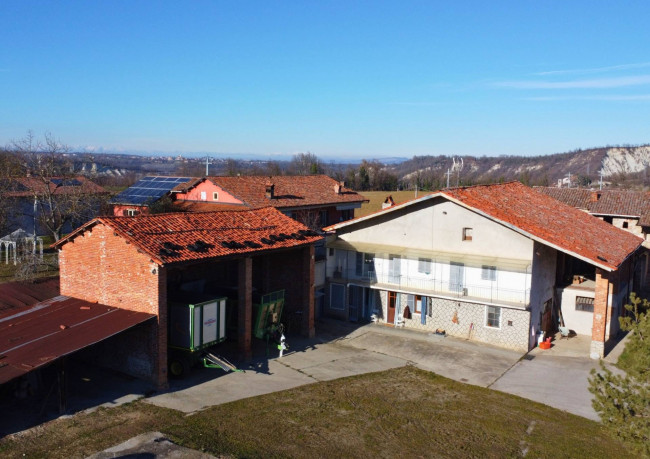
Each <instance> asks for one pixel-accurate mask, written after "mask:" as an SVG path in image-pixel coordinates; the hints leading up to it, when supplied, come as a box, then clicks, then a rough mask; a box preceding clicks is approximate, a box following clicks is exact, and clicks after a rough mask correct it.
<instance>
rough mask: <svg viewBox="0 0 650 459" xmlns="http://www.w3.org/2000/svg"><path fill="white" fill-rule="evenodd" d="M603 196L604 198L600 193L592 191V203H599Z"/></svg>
mask: <svg viewBox="0 0 650 459" xmlns="http://www.w3.org/2000/svg"><path fill="white" fill-rule="evenodd" d="M601 196H602V193H601V192H600V191H592V192H591V202H596V201H599V200H600V197H601Z"/></svg>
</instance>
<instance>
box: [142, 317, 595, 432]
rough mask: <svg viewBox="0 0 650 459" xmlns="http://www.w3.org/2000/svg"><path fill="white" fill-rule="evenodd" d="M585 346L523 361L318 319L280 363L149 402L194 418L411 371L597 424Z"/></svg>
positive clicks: (208, 378)
mask: <svg viewBox="0 0 650 459" xmlns="http://www.w3.org/2000/svg"><path fill="white" fill-rule="evenodd" d="M579 338H580V337H579ZM587 341H588V340H586V338H584V339H573V340H572V341H566V340H565V341H557V342H556V344H555V346H554V347H553V348H552V349H551V350H548V351H543V350H541V349H534V350H533V351H531V352H530V353H529V354H522V353H520V352H515V351H510V350H507V349H501V348H497V347H492V346H488V345H485V344H479V343H475V342H472V341H467V340H463V339H458V338H453V337H440V336H437V335H432V334H430V333H423V332H418V331H411V330H403V329H394V328H390V327H385V326H382V325H375V324H368V325H363V326H358V327H357V326H354V325H352V324H348V323H344V322H339V321H335V320H324V321H321V322H319V324H318V327H317V336H316V338H314V339H311V340H306V339H296V338H293V339H290V340H289V345H290V349H289V351H288V352H286V353H285V355H284V356H283V357H282V358H278V357H277V351H276V350H271V351H270V352H271V355H270V358H269V359H267V358H266V357H265V355H264V352H263V351H261V350H258V355H259V354H261V355H259V357H257V358H255V360H254V361H253V362H252V363H251V364H250V365H248V366H246V367H244V368H242V369H243V370H245V371H244V372H242V373H228V374H224V372H223V371H221V370H209V369H199V370H195V371H194V372H193V373H192V374H191V375H190V376H189V377H188V378H186V379H183V380H172V381H171V382H170V389H169V390H168V391H166V392H165V393H160V394H156V395H154V396H152V397H149V398H147V402H148V403H152V404H155V405H158V406H163V407H167V408H172V409H176V410H180V411H183V412H186V413H192V412H195V411H199V410H202V409H205V408H208V407H210V406H213V405H218V404H222V403H227V402H231V401H234V400H238V399H242V398H247V397H253V396H256V395H262V394H267V393H270V392H275V391H279V390H284V389H289V388H293V387H297V386H300V385H304V384H311V383H314V382H318V381H328V380H332V379H337V378H342V377H346V376H352V375H357V374H363V373H369V372H374V371H382V370H387V369H390V368H398V367H401V366H404V365H415V366H417V367H419V368H422V369H424V370H428V371H432V372H435V373H437V374H439V375H441V376H445V377H448V378H451V379H454V380H457V381H461V382H465V383H469V384H475V385H478V386H482V387H489V388H491V389H495V390H500V391H503V392H507V393H511V394H514V395H518V396H521V397H524V398H528V399H531V400H535V401H538V402H540V403H544V404H547V405H550V406H553V407H555V408H558V409H561V410H565V411H568V412H571V413H574V414H577V415H579V416H583V417H586V418H589V419H593V420H598V416H597V415H596V413H595V411H594V410H593V409H592V407H591V394H590V393H589V391H588V389H587V387H588V381H587V380H588V377H589V372H590V370H591V369H592V368H594V367H597V366H598V362H596V361H593V360H591V359H589V357H588V352H586V350H584V349H583V348H584V347H585V346H586V349H588V343H587ZM585 343H587V344H585ZM583 350H584V351H585V352H583Z"/></svg>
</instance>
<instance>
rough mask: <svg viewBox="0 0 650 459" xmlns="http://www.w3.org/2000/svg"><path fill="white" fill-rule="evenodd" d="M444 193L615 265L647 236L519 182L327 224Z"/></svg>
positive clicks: (536, 235)
mask: <svg viewBox="0 0 650 459" xmlns="http://www.w3.org/2000/svg"><path fill="white" fill-rule="evenodd" d="M438 196H442V197H446V198H449V199H452V200H454V201H456V202H458V203H460V204H461V205H463V206H465V207H468V208H471V209H474V210H476V211H479V212H481V213H484V214H486V215H487V216H489V217H490V218H492V219H494V220H497V221H500V222H502V223H505V224H507V225H510V226H512V227H514V228H516V229H518V230H520V231H522V232H524V233H527V234H529V235H530V236H531V237H533V238H536V239H538V240H539V241H540V242H542V243H545V244H547V245H552V246H555V247H557V248H559V249H560V250H562V251H565V252H567V253H570V254H574V255H576V256H578V257H581V258H584V259H587V260H590V261H591V262H592V263H593V264H595V265H599V266H602V267H606V268H608V269H611V270H615V269H617V268H618V266H620V264H621V263H622V262H623V261H625V259H626V258H627V257H628V256H630V255H631V254H632V253H633V252H634V251H636V250H637V248H638V247H639V246H640V245H641V243H642V242H643V240H642V239H641V238H639V237H637V236H635V235H633V234H631V233H628V232H627V231H624V230H622V229H619V228H615V227H614V226H612V225H610V224H609V223H605V222H604V221H602V220H600V219H598V218H595V217H593V216H591V215H589V214H588V213H587V212H584V211H582V210H578V209H576V208H574V207H571V206H569V205H567V204H564V203H562V202H560V201H558V200H556V199H554V198H552V197H550V196H547V195H545V194H543V193H540V192H537V191H535V190H534V189H533V188H529V187H527V186H525V185H523V184H521V183H519V182H509V183H504V184H497V185H477V186H471V187H465V188H451V189H446V190H441V191H439V192H437V193H434V194H431V195H428V196H425V197H423V198H419V199H415V200H412V201H409V202H406V203H403V204H399V205H396V206H393V207H389V208H388V209H384V210H382V211H379V212H376V213H374V214H371V215H367V216H365V217H360V218H358V219H354V220H349V221H346V222H343V223H339V224H336V225H332V226H329V227H327V228H324V229H325V230H326V231H329V230H335V229H337V228H340V227H343V226H348V225H351V224H354V223H355V222H357V221H361V220H366V219H368V218H374V217H375V216H377V215H379V214H383V213H386V212H393V211H395V210H398V209H402V208H404V207H406V206H409V205H411V204H413V203H414V202H420V201H423V200H427V199H432V198H435V197H438Z"/></svg>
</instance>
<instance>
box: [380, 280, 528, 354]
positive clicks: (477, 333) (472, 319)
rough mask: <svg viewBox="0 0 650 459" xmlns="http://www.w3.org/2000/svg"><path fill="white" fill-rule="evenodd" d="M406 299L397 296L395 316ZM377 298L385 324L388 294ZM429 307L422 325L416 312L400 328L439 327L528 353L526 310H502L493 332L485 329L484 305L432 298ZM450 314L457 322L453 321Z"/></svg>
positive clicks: (462, 335)
mask: <svg viewBox="0 0 650 459" xmlns="http://www.w3.org/2000/svg"><path fill="white" fill-rule="evenodd" d="M407 296H408V295H407V294H405V293H402V294H401V295H400V308H399V311H396V314H398V313H399V314H400V315H402V316H403V314H404V309H405V308H406V306H407ZM379 298H380V302H381V310H382V318H381V319H380V321H379V323H382V322H384V323H385V320H386V319H385V318H386V317H387V304H388V292H387V291H385V290H382V291H380V294H379ZM430 304H431V305H432V308H431V312H430V313H429V314H427V317H426V324H422V323H421V315H420V314H419V313H414V312H413V311H411V319H405V320H404V326H405V327H407V328H413V329H419V330H426V331H432V332H433V331H435V330H436V329H439V328H440V329H443V330H445V332H446V333H447V334H448V335H451V336H456V337H459V338H469V339H471V340H475V341H481V342H484V343H489V344H493V345H495V346H500V347H505V348H508V349H514V350H518V351H524V352H526V351H528V350H529V349H528V345H529V344H528V343H529V337H528V334H529V330H530V312H529V311H527V310H521V309H512V308H506V307H502V308H501V327H500V328H498V329H497V328H490V327H486V326H485V319H486V318H485V315H486V305H484V304H476V303H468V302H463V301H456V300H448V299H442V298H432V299H431V303H430ZM454 315H455V316H456V319H457V320H454ZM470 326H471V331H470Z"/></svg>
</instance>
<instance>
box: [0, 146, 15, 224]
mask: <svg viewBox="0 0 650 459" xmlns="http://www.w3.org/2000/svg"><path fill="white" fill-rule="evenodd" d="M19 174H20V163H19V162H18V160H17V159H16V156H15V155H14V154H13V153H12V152H10V151H6V150H0V235H2V234H4V232H5V231H6V230H7V229H8V228H9V223H10V221H11V219H12V217H13V216H14V214H15V196H14V194H15V183H14V182H13V180H12V179H13V177H15V176H17V175H19Z"/></svg>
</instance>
